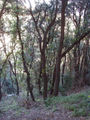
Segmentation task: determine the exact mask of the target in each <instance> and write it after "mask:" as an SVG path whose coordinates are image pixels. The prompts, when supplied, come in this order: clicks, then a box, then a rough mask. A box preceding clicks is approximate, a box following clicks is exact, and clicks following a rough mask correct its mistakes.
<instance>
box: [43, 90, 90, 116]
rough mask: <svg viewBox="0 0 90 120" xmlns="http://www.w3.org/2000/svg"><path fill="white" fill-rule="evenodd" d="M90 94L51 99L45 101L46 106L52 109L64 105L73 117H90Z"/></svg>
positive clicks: (88, 92) (89, 92)
mask: <svg viewBox="0 0 90 120" xmlns="http://www.w3.org/2000/svg"><path fill="white" fill-rule="evenodd" d="M89 94H90V91H87V92H84V93H78V94H72V95H70V96H59V97H50V98H48V99H47V100H46V101H45V105H46V107H50V106H54V105H57V104H60V103H62V104H63V105H64V106H65V108H67V109H69V110H70V111H72V114H73V116H90V113H89V111H90V98H89V97H88V96H89ZM54 107H55V106H54Z"/></svg>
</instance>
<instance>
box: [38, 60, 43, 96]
mask: <svg viewBox="0 0 90 120" xmlns="http://www.w3.org/2000/svg"><path fill="white" fill-rule="evenodd" d="M41 79H42V63H41V61H40V71H39V78H38V88H39V94H40V95H41V94H42V92H41Z"/></svg>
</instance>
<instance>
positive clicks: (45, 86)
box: [41, 51, 48, 99]
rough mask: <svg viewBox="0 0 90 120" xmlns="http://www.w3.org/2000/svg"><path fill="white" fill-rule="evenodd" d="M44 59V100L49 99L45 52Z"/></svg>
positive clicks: (42, 55)
mask: <svg viewBox="0 0 90 120" xmlns="http://www.w3.org/2000/svg"><path fill="white" fill-rule="evenodd" d="M41 57H42V79H43V83H44V88H43V98H44V99H46V98H47V85H48V83H47V82H48V81H47V75H46V57H45V51H43V52H42V54H41Z"/></svg>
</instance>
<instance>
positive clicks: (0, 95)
mask: <svg viewBox="0 0 90 120" xmlns="http://www.w3.org/2000/svg"><path fill="white" fill-rule="evenodd" d="M1 99H2V91H1V81H0V101H1Z"/></svg>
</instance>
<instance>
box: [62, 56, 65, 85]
mask: <svg viewBox="0 0 90 120" xmlns="http://www.w3.org/2000/svg"><path fill="white" fill-rule="evenodd" d="M65 64H66V56H65V60H64V63H63V66H62V86H63V83H64V81H63V77H64V71H65Z"/></svg>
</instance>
